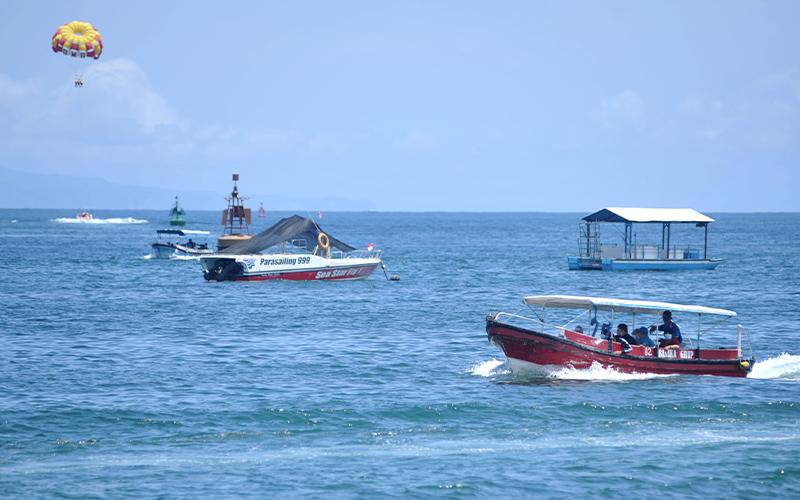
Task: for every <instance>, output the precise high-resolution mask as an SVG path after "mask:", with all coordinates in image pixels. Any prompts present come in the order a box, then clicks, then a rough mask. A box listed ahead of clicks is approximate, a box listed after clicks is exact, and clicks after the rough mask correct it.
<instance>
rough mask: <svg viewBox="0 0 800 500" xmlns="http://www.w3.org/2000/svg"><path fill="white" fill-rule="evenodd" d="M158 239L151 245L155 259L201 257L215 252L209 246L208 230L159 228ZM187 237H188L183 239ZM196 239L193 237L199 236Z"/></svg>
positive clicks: (151, 252)
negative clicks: (207, 239)
mask: <svg viewBox="0 0 800 500" xmlns="http://www.w3.org/2000/svg"><path fill="white" fill-rule="evenodd" d="M156 233H157V234H158V241H156V242H154V243H153V244H152V245H150V255H151V256H152V257H153V258H155V259H169V258H172V257H199V256H200V255H206V254H211V253H214V250H212V249H210V248H208V242H207V241H205V239H206V238H207V237H208V235H209V232H208V231H194V230H190V229H159V230H158V231H156ZM183 237H186V238H188V239H183ZM198 237H199V239H200V241H194V240H193V239H192V238H198Z"/></svg>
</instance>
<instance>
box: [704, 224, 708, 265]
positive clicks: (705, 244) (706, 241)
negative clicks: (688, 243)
mask: <svg viewBox="0 0 800 500" xmlns="http://www.w3.org/2000/svg"><path fill="white" fill-rule="evenodd" d="M703 227H704V228H705V236H704V239H703V259H704V260H705V259H708V223H706V224H703Z"/></svg>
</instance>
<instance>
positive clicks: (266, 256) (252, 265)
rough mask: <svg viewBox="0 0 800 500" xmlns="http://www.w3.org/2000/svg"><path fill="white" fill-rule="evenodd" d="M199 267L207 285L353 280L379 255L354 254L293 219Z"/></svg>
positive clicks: (375, 252)
mask: <svg viewBox="0 0 800 500" xmlns="http://www.w3.org/2000/svg"><path fill="white" fill-rule="evenodd" d="M200 263H201V264H202V265H203V276H204V277H205V279H206V280H208V281H262V280H302V281H306V280H354V279H360V278H366V277H367V276H369V275H370V274H371V273H372V272H373V271H374V270H375V268H376V267H378V266H380V265H381V251H380V250H374V249H372V248H369V249H367V250H356V249H355V248H354V247H351V246H350V245H348V244H346V243H344V242H342V241H339V240H337V239H336V238H334V237H332V236H329V235H328V234H326V233H324V232H323V231H322V230H321V229H320V227H319V226H318V225H317V223H316V222H314V221H313V220H311V219H307V218H305V217H300V216H299V215H293V216H291V217H287V218H285V219H282V220H280V221H279V222H278V223H277V224H275V225H274V226H272V227H270V228H269V229H267V230H266V231H263V232H261V233H259V234H257V235H256V236H253V237H252V238H251V239H249V240H247V241H243V242H240V243H236V244H234V245H231V246H229V247H227V248H225V249H224V250H223V252H222V253H215V254H212V255H202V256H201V257H200Z"/></svg>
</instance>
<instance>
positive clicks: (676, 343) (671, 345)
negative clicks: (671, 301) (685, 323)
mask: <svg viewBox="0 0 800 500" xmlns="http://www.w3.org/2000/svg"><path fill="white" fill-rule="evenodd" d="M661 319H662V320H664V323H663V324H661V325H658V331H660V332H664V338H663V339H659V341H658V347H663V348H666V349H680V347H681V343H683V337H682V336H681V329H680V327H678V325H677V324H675V323H673V322H672V311H664V313H663V314H662V315H661ZM650 331H651V332H654V331H656V325H653V326H651V327H650Z"/></svg>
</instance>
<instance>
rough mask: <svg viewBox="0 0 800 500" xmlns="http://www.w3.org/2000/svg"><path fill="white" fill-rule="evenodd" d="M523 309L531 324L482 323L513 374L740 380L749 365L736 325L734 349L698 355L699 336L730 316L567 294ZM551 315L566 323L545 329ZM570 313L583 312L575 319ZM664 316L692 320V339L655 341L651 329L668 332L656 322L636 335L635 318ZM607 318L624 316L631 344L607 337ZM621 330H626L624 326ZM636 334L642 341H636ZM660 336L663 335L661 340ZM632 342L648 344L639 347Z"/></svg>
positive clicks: (540, 298)
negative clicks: (599, 371) (600, 371)
mask: <svg viewBox="0 0 800 500" xmlns="http://www.w3.org/2000/svg"><path fill="white" fill-rule="evenodd" d="M523 303H524V304H526V305H527V306H529V307H530V308H531V309H532V310H533V312H534V315H535V316H536V317H535V318H532V317H527V316H521V315H518V314H512V313H506V312H499V313H495V314H492V315H490V316H489V317H487V318H486V332H487V334H488V336H489V341H490V342H492V343H494V344H496V345H497V346H499V347H500V348H501V349H502V350H503V352H504V353H505V355H506V357H507V358H508V364H509V367H510V368H511V370H512V372H514V373H519V372H526V373H534V374H541V375H547V374H550V373H553V372H555V371H558V370H561V369H564V368H575V369H587V368H590V367H591V366H592V365H594V364H598V365H600V366H602V367H604V368H609V369H613V370H617V371H620V372H624V373H657V374H677V375H722V376H728V377H745V376H747V374H748V372H750V370H751V369H752V367H753V364H754V363H755V358H753V356H752V351H751V352H750V356H749V357H747V358H746V357H744V356H743V354H742V334H743V333H744V328H742V326H741V325H738V326H737V345H736V346H735V347H720V348H703V349H701V348H700V341H701V339H702V338H703V335H704V334H705V333H707V332H708V331H709V330H712V329H713V328H715V327H717V326H719V323H720V322H721V321H724V320H727V319H730V318H733V317H735V316H736V313H735V312H733V311H728V310H725V309H714V308H710V307H703V306H691V305H682V304H671V303H667V302H651V301H637V300H625V299H610V298H598V297H576V296H570V295H536V296H531V297H525V299H524V300H523ZM552 309H556V310H557V311H556V312H555V314H554V315H555V316H556V317H557V318H558V319H566V320H567V321H565V322H559V323H560V324H559V325H556V324H554V323H547V322H546V321H545V314H546V313H549V314H553V312H552ZM568 309H572V310H573V313H572V314H570V315H565V313H564V312H563V310H568ZM576 309H577V310H583V312H581V313H580V314H578V315H577V316H576V315H575V314H574V310H576ZM665 311H671V313H673V314H676V316H677V315H681V318H682V319H683V318H685V315H689V314H691V315H692V316H695V317H696V318H697V323H696V324H697V335H696V336H695V340H694V341H693V340H692V339H690V338H689V335H688V334H685V333H684V334H683V335H682V336H681V337H682V341H681V342H679V341H678V340H677V338H676V340H672V339H669V338H658V335H659V334H660V331H659V329H662V330H664V331H665V332H667V331H670V328H669V327H667V328H664V326H663V325H662V326H658V324H657V323H658V322H656V323H650V322H645V323H644V325H645V326H644V329H642V328H641V327H642V326H643V325H641V324H640V328H638V329H636V321H637V315H638V316H639V321H640V322H641V316H645V317H646V316H647V315H654V314H663V313H664V312H665ZM598 312H600V313H604V314H605V315H606V317H607V318H609V319H610V322H608V323H601V321H600V320H598V318H597V316H598ZM615 314H617V319H618V320H619V319H620V318H619V315H620V314H622V315H623V318H624V317H630V318H631V319H632V325H633V328H634V329H636V330H637V334H638V337H634V340H631V341H628V340H626V337H620V336H615V335H612V333H611V328H610V327H611V325H612V324H613V322H614V318H615V316H614V315H615ZM626 315H627V316H626ZM559 317H560V318H559ZM581 318H585V319H588V320H589V321H588V324H589V325H590V328H592V331H591V332H588V331H586V332H584V330H583V327H581V326H580V325H578V322H579V321H580V319H581ZM558 319H557V320H556V321H558ZM704 321H705V323H704ZM665 323H666V321H665ZM625 325H626V327H627V323H626V324H625ZM598 329H600V336H599V337H598V336H597V333H598V332H597V330H598ZM619 331H624V330H618V332H619ZM643 332H644V335H643V336H644V337H645V338H646V340H645V339H642V333H643ZM650 333H655V335H656V338H655V339H654V340H653V339H650V338H649V334H650ZM665 337H668V335H667V334H665ZM627 338H628V339H630V338H631V337H627ZM640 340H641V342H642V343H647V344H650V345H649V346H648V345H642V344H640V343H639V342H640ZM748 343H749V342H748ZM670 344H671V345H670ZM659 345H661V346H663V347H658V346H659Z"/></svg>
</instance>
